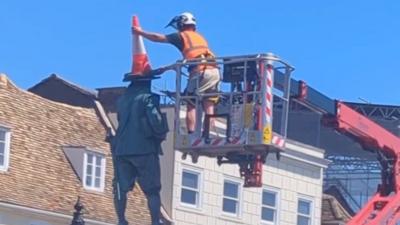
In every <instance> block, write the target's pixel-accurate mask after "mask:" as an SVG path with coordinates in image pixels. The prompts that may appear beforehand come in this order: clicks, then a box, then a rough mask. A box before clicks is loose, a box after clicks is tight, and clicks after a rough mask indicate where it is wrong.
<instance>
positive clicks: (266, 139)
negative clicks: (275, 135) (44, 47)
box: [263, 125, 272, 144]
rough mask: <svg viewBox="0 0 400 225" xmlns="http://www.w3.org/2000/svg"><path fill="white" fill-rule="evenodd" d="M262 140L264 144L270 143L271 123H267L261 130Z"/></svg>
mask: <svg viewBox="0 0 400 225" xmlns="http://www.w3.org/2000/svg"><path fill="white" fill-rule="evenodd" d="M263 141H264V144H271V141H272V127H271V125H267V126H265V127H264V130H263Z"/></svg>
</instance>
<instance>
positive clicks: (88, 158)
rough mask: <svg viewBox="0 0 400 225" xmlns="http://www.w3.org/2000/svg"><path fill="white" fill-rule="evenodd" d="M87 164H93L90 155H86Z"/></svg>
mask: <svg viewBox="0 0 400 225" xmlns="http://www.w3.org/2000/svg"><path fill="white" fill-rule="evenodd" d="M87 162H88V163H90V164H93V155H92V154H87Z"/></svg>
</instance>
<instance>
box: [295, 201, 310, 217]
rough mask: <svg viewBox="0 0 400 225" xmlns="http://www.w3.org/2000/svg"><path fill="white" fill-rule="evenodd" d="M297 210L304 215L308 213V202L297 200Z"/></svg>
mask: <svg viewBox="0 0 400 225" xmlns="http://www.w3.org/2000/svg"><path fill="white" fill-rule="evenodd" d="M297 211H298V212H299V213H301V214H304V215H310V202H306V201H302V200H299V205H298V207H297Z"/></svg>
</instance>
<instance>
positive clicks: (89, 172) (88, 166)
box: [86, 165, 92, 176]
mask: <svg viewBox="0 0 400 225" xmlns="http://www.w3.org/2000/svg"><path fill="white" fill-rule="evenodd" d="M90 175H92V166H91V165H87V166H86V176H90Z"/></svg>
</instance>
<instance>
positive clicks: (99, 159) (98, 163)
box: [96, 156, 101, 166]
mask: <svg viewBox="0 0 400 225" xmlns="http://www.w3.org/2000/svg"><path fill="white" fill-rule="evenodd" d="M96 166H101V157H100V156H97V157H96Z"/></svg>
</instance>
